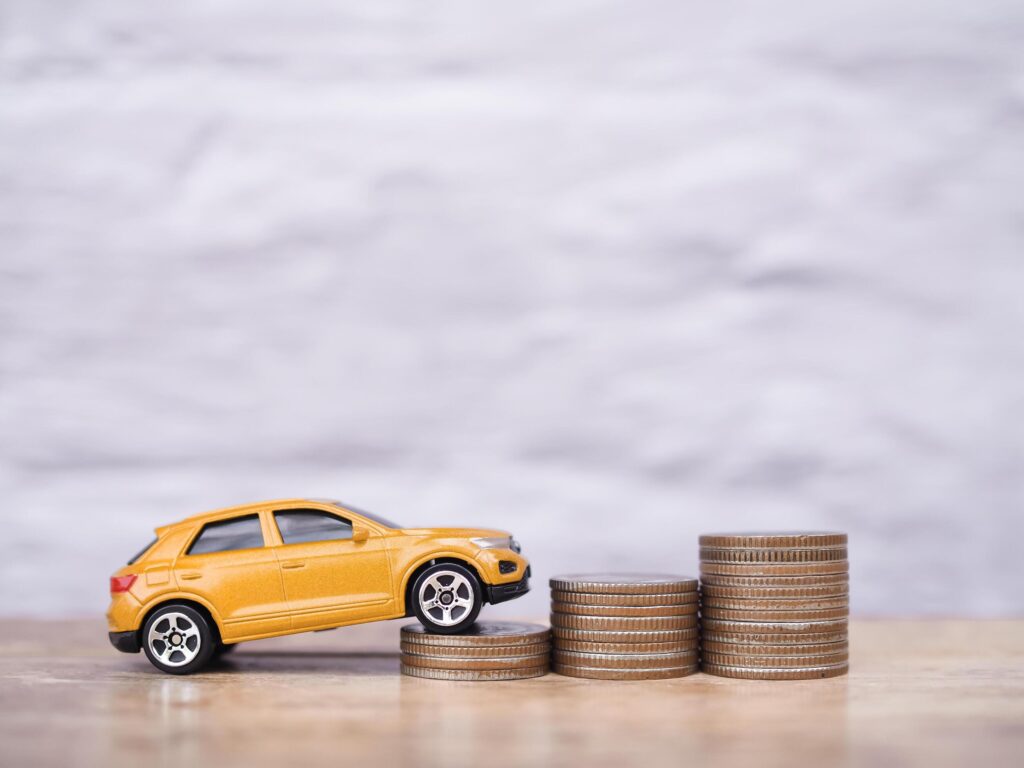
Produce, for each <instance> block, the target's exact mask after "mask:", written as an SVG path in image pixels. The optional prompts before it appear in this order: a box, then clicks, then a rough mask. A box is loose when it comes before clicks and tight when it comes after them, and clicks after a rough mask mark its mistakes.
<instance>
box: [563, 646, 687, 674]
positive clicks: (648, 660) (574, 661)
mask: <svg viewBox="0 0 1024 768" xmlns="http://www.w3.org/2000/svg"><path fill="white" fill-rule="evenodd" d="M551 661H552V663H554V664H567V665H569V666H572V667H597V668H599V669H667V668H669V667H688V666H690V665H692V664H696V663H697V652H696V651H682V652H679V651H677V652H674V653H580V652H579V651H562V650H558V649H556V650H555V652H554V654H553V655H552V657H551Z"/></svg>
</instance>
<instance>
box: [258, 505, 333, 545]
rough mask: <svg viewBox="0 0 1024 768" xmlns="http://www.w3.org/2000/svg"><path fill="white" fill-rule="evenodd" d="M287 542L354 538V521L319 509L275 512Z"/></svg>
mask: <svg viewBox="0 0 1024 768" xmlns="http://www.w3.org/2000/svg"><path fill="white" fill-rule="evenodd" d="M274 520H276V521H277V529H278V530H279V531H280V532H281V538H282V539H283V540H284V543H285V544H302V543H305V542H310V541H337V540H339V539H351V538H352V523H350V522H349V521H348V520H345V519H343V518H340V517H336V516H335V515H331V514H328V513H327V512H321V511H320V510H318V509H289V510H283V511H280V512H275V513H274Z"/></svg>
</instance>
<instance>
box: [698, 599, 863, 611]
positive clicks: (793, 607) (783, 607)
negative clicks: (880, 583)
mask: <svg viewBox="0 0 1024 768" xmlns="http://www.w3.org/2000/svg"><path fill="white" fill-rule="evenodd" d="M701 607H702V608H707V607H712V608H719V609H722V608H724V609H728V610H733V611H827V610H829V609H830V608H844V609H849V607H850V600H849V598H847V597H834V598H825V599H821V598H819V599H816V600H808V599H806V598H788V599H786V600H768V599H765V598H763V597H747V598H742V599H740V598H728V597H710V596H708V597H705V598H704V601H703V602H702V603H701Z"/></svg>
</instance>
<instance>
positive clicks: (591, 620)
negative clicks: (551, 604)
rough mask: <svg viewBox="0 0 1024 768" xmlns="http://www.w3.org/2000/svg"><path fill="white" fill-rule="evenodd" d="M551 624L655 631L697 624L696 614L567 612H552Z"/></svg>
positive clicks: (586, 627) (565, 626)
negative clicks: (577, 613) (640, 615)
mask: <svg viewBox="0 0 1024 768" xmlns="http://www.w3.org/2000/svg"><path fill="white" fill-rule="evenodd" d="M551 626H552V627H563V628H565V629H598V630H625V629H632V630H639V631H648V632H650V631H653V630H661V629H689V628H691V627H696V626H697V617H696V616H670V617H667V618H648V617H639V616H631V617H625V616H614V617H612V616H570V615H568V614H565V613H552V614H551Z"/></svg>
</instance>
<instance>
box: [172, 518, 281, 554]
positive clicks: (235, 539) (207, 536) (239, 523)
mask: <svg viewBox="0 0 1024 768" xmlns="http://www.w3.org/2000/svg"><path fill="white" fill-rule="evenodd" d="M262 546H263V530H262V529H261V528H260V518H259V515H249V516H247V517H236V518H233V519H231V520H220V521H218V522H216V523H207V524H206V525H204V526H203V530H202V531H201V532H200V534H199V536H198V537H196V540H195V541H194V542H192V546H191V547H189V548H188V554H190V555H208V554H210V553H211V552H231V551H232V550H235V549H256V548H257V547H262Z"/></svg>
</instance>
